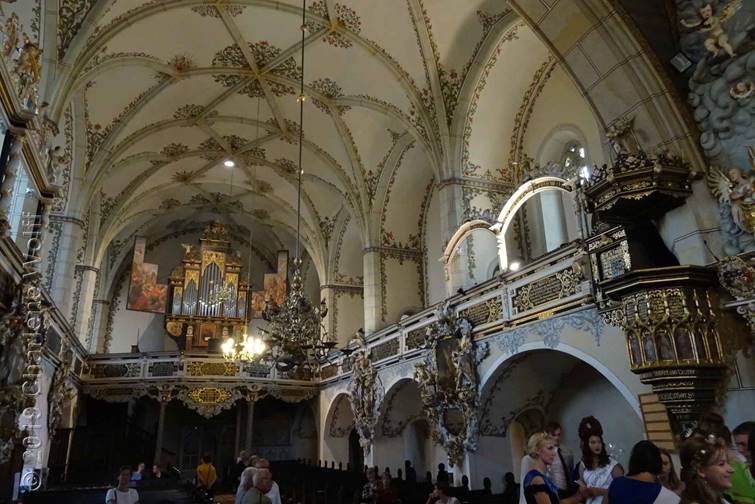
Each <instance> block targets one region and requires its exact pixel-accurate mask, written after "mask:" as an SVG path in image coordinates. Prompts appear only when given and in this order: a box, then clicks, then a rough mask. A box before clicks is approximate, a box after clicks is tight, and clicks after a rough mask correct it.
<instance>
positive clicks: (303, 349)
mask: <svg viewBox="0 0 755 504" xmlns="http://www.w3.org/2000/svg"><path fill="white" fill-rule="evenodd" d="M306 31H307V0H303V2H302V22H301V32H302V34H301V41H302V43H301V73H300V75H299V79H300V80H299V96H298V98H297V100H298V102H299V164H298V171H297V202H296V255H295V258H294V261H293V271H292V274H291V277H292V278H291V284H290V290H289V292H288V294H287V295H286V297H285V299H284V301H283V304H281V305H280V306H279V305H276V304H275V303H273V302H271V301H270V300H269V299H268V300H266V301H265V309H264V311H263V318H264V319H265V320H267V322H268V327H267V329H265V332H266V333H267V334H268V335H269V339H270V342H271V344H272V348H271V354H272V360H273V361H274V362H275V364H276V366H277V367H278V369H280V370H283V371H288V372H289V375H292V376H297V377H301V378H304V377H308V376H309V375H310V374H311V372H312V371H313V370H314V369H316V368H317V366H318V365H319V364H320V363H322V362H323V360H324V359H325V357H326V356H327V354H328V352H330V350H332V349H333V348H334V347H335V346H336V343H335V342H334V341H328V338H327V330H326V328H325V325H324V319H325V316H326V315H327V314H328V307H327V306H326V304H325V300H321V301H320V302H319V303H317V304H313V303H312V302H311V301H310V300H309V299H308V298H307V296H306V295H305V294H304V282H303V280H302V273H301V265H302V261H301V192H302V175H303V173H304V171H303V170H302V153H303V149H304V101H305V100H306V95H305V94H304V46H305V43H304V42H305V40H304V39H305V35H306Z"/></svg>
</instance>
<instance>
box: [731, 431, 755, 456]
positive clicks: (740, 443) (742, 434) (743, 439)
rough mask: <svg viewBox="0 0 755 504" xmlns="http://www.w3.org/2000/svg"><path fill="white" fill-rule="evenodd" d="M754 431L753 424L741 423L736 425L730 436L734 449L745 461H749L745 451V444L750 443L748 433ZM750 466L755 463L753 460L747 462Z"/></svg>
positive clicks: (747, 453)
mask: <svg viewBox="0 0 755 504" xmlns="http://www.w3.org/2000/svg"><path fill="white" fill-rule="evenodd" d="M752 431H755V422H742V423H741V424H739V425H737V426H736V427H735V428H734V430H733V431H731V435H732V437H733V438H734V447H735V448H736V449H737V451H738V452H739V454H740V455H742V456H743V457H744V458H745V459H749V458H750V456H749V452H748V451H747V444H748V442H749V441H750V435H751V434H750V433H751V432H752ZM748 462H749V463H750V466H752V464H754V463H755V460H748Z"/></svg>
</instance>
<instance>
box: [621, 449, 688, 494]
mask: <svg viewBox="0 0 755 504" xmlns="http://www.w3.org/2000/svg"><path fill="white" fill-rule="evenodd" d="M662 471H663V463H662V462H661V451H660V450H659V449H658V447H657V446H655V445H654V444H653V443H651V442H650V441H640V442H639V443H637V444H636V445H634V447H633V448H632V453H631V455H630V456H629V472H628V473H627V475H626V476H619V477H618V478H616V479H615V480H613V481H612V482H611V486H609V487H608V502H609V503H610V504H677V503H678V502H679V496H678V495H676V494H675V493H674V492H672V491H671V490H669V489H668V488H665V487H664V486H663V485H661V484H660V483H659V482H658V476H659V475H660V474H661V472H662Z"/></svg>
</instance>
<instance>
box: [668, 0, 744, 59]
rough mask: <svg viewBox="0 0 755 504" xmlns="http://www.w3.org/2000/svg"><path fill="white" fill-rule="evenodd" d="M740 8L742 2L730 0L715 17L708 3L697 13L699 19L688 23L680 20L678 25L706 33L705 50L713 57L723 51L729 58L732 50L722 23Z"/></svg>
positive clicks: (732, 55)
mask: <svg viewBox="0 0 755 504" xmlns="http://www.w3.org/2000/svg"><path fill="white" fill-rule="evenodd" d="M741 6H742V0H732V1H731V2H729V3H728V4H727V5H726V6H724V7H723V8H722V9H721V14H720V15H719V16H716V15H715V12H714V11H713V6H712V5H711V4H709V3H708V4H705V5H703V6H702V7H701V8H700V10H699V11H698V13H699V15H700V17H699V18H698V19H697V20H695V21H692V22H690V21H687V20H686V19H682V20H681V21H680V23H681V24H682V26H684V27H685V28H698V30H699V31H701V32H706V33H707V34H708V38H707V39H705V42H704V44H705V48H706V49H707V50H708V51H709V52H710V53H712V54H713V55H714V56H715V55H717V54H718V52H719V50H721V49H723V50H724V51H725V52H726V54H728V55H729V56H730V57H734V48H733V47H732V46H731V44H730V43H729V35H728V34H727V33H726V31H725V30H724V26H723V23H724V22H725V21H726V20H727V19H729V18H730V17H731V16H733V15H734V13H735V12H737V11H738V10H739V8H740V7H741Z"/></svg>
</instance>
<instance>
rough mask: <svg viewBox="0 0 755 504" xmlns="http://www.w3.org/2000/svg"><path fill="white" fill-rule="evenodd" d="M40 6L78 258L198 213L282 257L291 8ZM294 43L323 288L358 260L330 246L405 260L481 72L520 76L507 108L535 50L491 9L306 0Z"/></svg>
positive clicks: (542, 51) (465, 122) (81, 2)
mask: <svg viewBox="0 0 755 504" xmlns="http://www.w3.org/2000/svg"><path fill="white" fill-rule="evenodd" d="M34 2H36V0H34ZM22 3H23V2H22ZM56 3H57V4H58V7H57V9H58V10H57V14H58V15H57V23H58V26H57V38H56V40H55V41H54V42H50V39H49V37H48V38H47V39H46V40H45V46H44V48H45V52H44V54H45V55H48V54H54V55H57V60H58V61H57V65H53V66H50V67H49V68H50V70H49V72H48V74H46V75H45V79H46V80H45V81H43V82H42V84H43V85H42V86H41V88H40V89H41V97H42V98H43V99H44V100H45V101H48V102H49V103H50V107H49V116H50V118H51V119H52V120H53V121H57V122H60V121H61V120H62V118H63V117H64V116H65V115H66V114H70V117H71V118H72V123H73V124H72V132H73V138H74V140H73V144H74V145H75V148H74V149H73V155H72V158H73V171H74V172H75V174H76V175H75V176H76V177H78V178H80V179H81V180H83V181H85V183H84V184H82V186H81V188H80V191H82V192H81V194H78V195H77V196H76V197H77V199H78V200H80V201H81V202H82V203H81V204H78V205H77V206H76V208H77V210H76V212H77V213H78V215H77V216H76V217H77V218H80V219H81V220H82V221H86V222H87V223H89V222H90V220H91V222H94V223H96V224H93V226H95V227H93V228H92V229H88V236H90V237H92V238H93V239H94V240H95V244H94V247H93V250H94V251H95V253H94V255H95V256H100V257H102V256H103V255H104V251H105V250H106V249H107V247H108V245H109V244H110V243H111V242H114V241H117V242H119V243H120V242H122V241H123V240H125V239H126V238H128V237H129V236H133V235H134V233H139V234H142V235H146V236H148V237H149V236H152V237H154V238H155V239H157V238H159V236H162V235H163V234H165V233H166V232H171V233H175V232H176V231H178V230H177V229H171V228H170V226H176V225H183V224H182V223H185V224H187V225H190V224H191V223H192V222H197V221H200V220H201V221H204V220H207V219H210V218H219V219H221V220H224V221H226V223H227V224H228V225H229V226H230V227H232V228H234V229H239V230H250V229H251V228H252V227H253V228H255V230H254V232H255V236H257V237H259V239H262V240H266V241H268V242H270V243H276V244H282V245H283V246H284V247H291V248H292V246H293V237H294V236H295V227H296V224H295V222H296V207H295V201H296V185H295V179H296V170H297V164H298V158H297V155H298V152H297V151H298V145H297V141H298V138H297V137H298V131H299V129H300V128H301V127H302V126H301V125H300V118H299V114H298V103H297V94H298V81H299V79H300V77H301V75H302V61H301V59H300V52H301V49H302V47H301V44H302V42H301V27H300V24H301V14H302V12H301V3H300V2H299V1H298V0H278V1H274V0H212V1H209V0H206V1H205V0H149V1H145V0H59V2H56ZM12 5H13V4H12ZM13 8H18V5H17V4H15V7H13ZM37 11H38V9H37ZM36 15H37V22H38V20H39V12H37V14H36ZM30 16H31V15H30ZM30 16H27V17H30ZM23 19H24V18H23V16H22V20H23ZM31 23H32V22H31V21H26V24H31ZM303 44H304V52H305V55H306V58H305V62H304V79H305V90H306V94H307V100H306V102H305V115H304V124H303V129H304V157H303V160H302V161H303V170H304V178H303V180H304V188H303V191H304V193H303V200H302V213H303V222H302V233H303V241H304V245H305V248H306V252H307V254H308V255H309V256H310V257H311V259H312V263H313V264H314V265H315V267H316V269H317V272H318V275H319V277H320V280H321V282H322V283H325V282H327V281H335V279H336V278H340V277H343V276H344V275H346V276H359V275H360V274H361V271H360V270H361V258H360V257H356V258H352V257H350V256H346V255H342V254H341V253H340V250H339V251H333V250H332V247H341V246H342V244H344V243H346V244H348V243H349V240H348V239H347V240H344V239H343V237H344V236H348V237H352V236H354V237H357V239H358V240H360V241H361V243H360V248H363V249H366V248H368V247H371V246H373V247H386V246H390V247H395V248H397V249H401V250H403V249H406V250H405V251H402V252H401V254H404V255H403V256H402V257H404V256H406V254H409V256H411V257H415V256H417V257H419V256H422V254H423V253H424V251H423V250H421V249H422V248H423V247H424V246H425V245H423V243H422V239H421V237H422V236H423V230H422V227H423V225H424V224H423V223H424V222H426V221H427V219H426V218H425V217H424V215H423V213H424V212H426V211H427V209H428V208H429V206H430V204H429V200H430V197H431V194H432V193H433V191H434V190H435V189H434V188H435V187H436V186H437V185H438V184H440V183H441V182H443V181H445V180H452V179H455V178H467V179H475V175H474V172H473V171H470V170H463V169H462V168H463V165H464V164H465V163H467V162H468V158H469V153H468V151H469V148H470V147H469V145H470V140H469V139H470V136H471V135H472V130H473V129H477V130H479V131H485V129H486V128H487V125H486V124H483V121H482V120H479V119H478V118H479V116H480V115H481V114H477V115H475V111H476V110H477V102H478V100H479V98H480V96H481V94H482V92H483V89H482V88H483V87H485V84H486V80H487V77H488V74H489V73H490V71H491V68H492V67H493V66H494V65H506V66H507V67H511V68H516V69H517V72H518V73H521V74H522V75H525V76H526V77H525V78H521V79H511V80H512V83H511V85H510V86H509V87H505V86H504V87H502V88H501V89H500V97H499V99H500V100H502V101H509V102H511V103H514V104H516V105H514V106H513V107H512V108H513V109H514V110H516V109H517V108H518V105H519V103H520V102H521V101H522V97H523V96H524V94H525V92H526V88H527V86H528V85H529V82H530V80H531V76H532V75H534V74H535V72H536V71H537V70H538V68H540V66H541V65H542V64H543V63H544V62H545V61H546V60H547V57H548V56H547V49H546V48H545V46H543V45H542V44H540V43H539V41H537V38H536V37H535V35H534V34H533V33H532V32H531V31H530V30H529V29H528V28H526V27H525V26H524V23H523V22H522V21H521V20H520V19H518V18H517V16H516V15H515V14H514V13H513V12H511V10H510V9H509V8H508V7H506V4H505V2H500V1H498V0H465V1H459V0H432V1H431V0H380V1H373V2H364V1H360V0H317V1H314V2H312V1H310V2H308V6H307V25H306V32H305V39H304V42H303ZM513 119H514V114H512V115H511V118H506V120H507V121H510V122H512V123H513ZM473 121H477V122H478V123H480V124H479V126H478V125H477V123H475V124H472V123H473ZM508 136H509V133H508V132H504V133H501V134H500V137H501V138H507V137H508ZM501 148H502V149H503V147H501ZM489 157H492V156H489ZM224 160H233V161H234V163H235V167H233V168H228V167H226V166H224V163H223V161H224ZM486 163H487V165H486ZM476 164H477V165H481V166H482V168H481V169H480V171H481V172H486V173H492V174H495V176H496V177H498V178H497V179H496V180H488V179H484V178H482V177H479V178H476V179H475V180H477V181H478V182H477V183H478V185H479V184H487V183H490V184H498V186H501V187H504V186H505V184H507V183H509V182H510V180H509V178H510V177H508V174H507V173H505V168H502V166H500V165H496V166H492V164H493V163H491V162H487V161H486V160H484V159H483V160H482V161H479V160H478V161H476ZM499 175H500V176H499ZM494 178H495V177H494ZM498 186H496V187H498ZM491 187H492V186H491ZM481 191H482V192H484V190H481ZM465 201H466V200H465ZM93 208H96V209H99V210H100V215H99V216H98V217H97V219H89V215H88V212H89V211H90V209H93ZM407 215H411V216H412V218H410V219H406V218H405V217H406V216H407ZM323 223H326V224H327V225H323ZM334 237H340V238H339V239H335V238H334ZM344 246H346V245H344ZM411 254H415V255H411ZM409 256H407V257H409ZM348 262H352V263H353V267H348V266H344V265H345V264H346V263H348Z"/></svg>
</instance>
